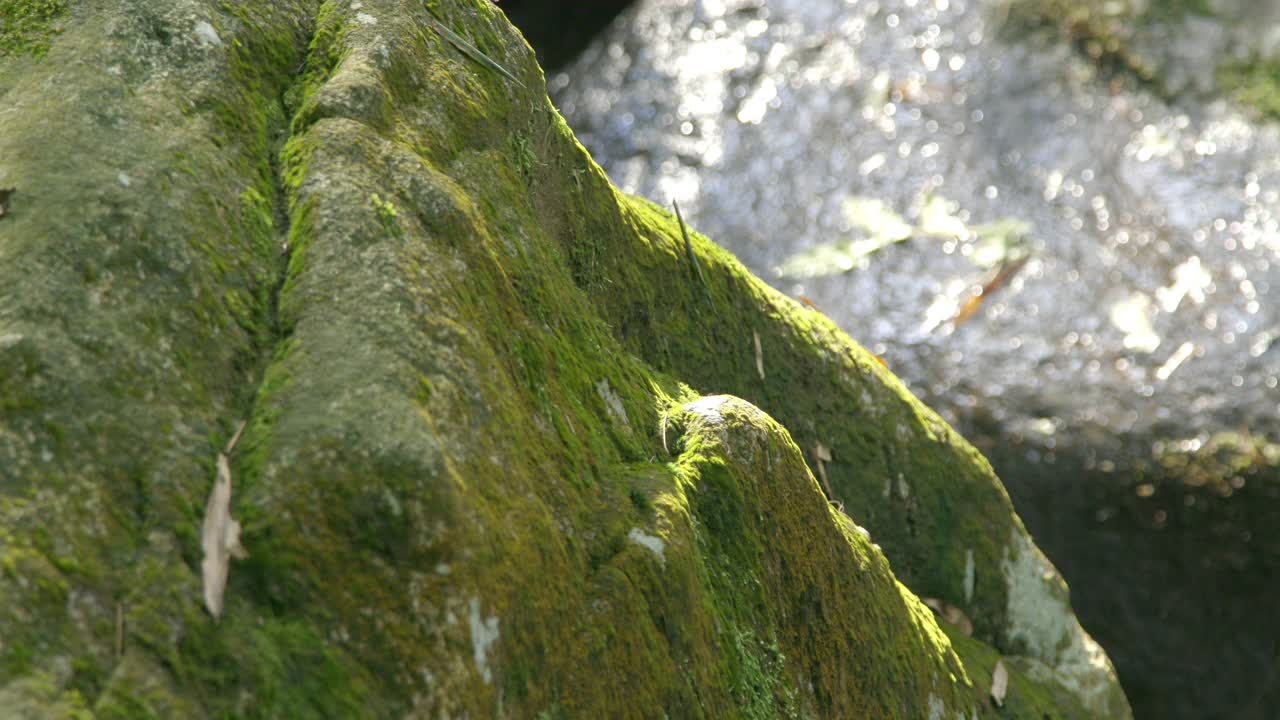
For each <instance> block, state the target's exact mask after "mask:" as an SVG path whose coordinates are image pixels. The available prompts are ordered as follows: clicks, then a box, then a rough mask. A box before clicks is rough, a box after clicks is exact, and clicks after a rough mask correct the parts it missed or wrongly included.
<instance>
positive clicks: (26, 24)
mask: <svg viewBox="0 0 1280 720" xmlns="http://www.w3.org/2000/svg"><path fill="white" fill-rule="evenodd" d="M66 13H67V3H66V0H0V58H3V57H5V56H7V55H23V54H30V55H32V56H33V57H35V58H37V59H39V58H42V57H44V55H45V53H47V52H48V51H49V43H50V40H51V38H52V37H53V36H54V35H56V34H58V32H59V30H58V28H57V26H56V24H55V23H56V22H57V21H58V20H59V19H60V18H62V17H63V16H64V15H66Z"/></svg>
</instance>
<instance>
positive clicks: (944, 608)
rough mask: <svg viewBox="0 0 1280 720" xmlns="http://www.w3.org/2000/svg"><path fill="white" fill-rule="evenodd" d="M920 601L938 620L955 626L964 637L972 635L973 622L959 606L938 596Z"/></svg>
mask: <svg viewBox="0 0 1280 720" xmlns="http://www.w3.org/2000/svg"><path fill="white" fill-rule="evenodd" d="M921 602H923V603H924V604H925V605H927V606H928V607H929V609H930V610H932V611H933V613H934V614H935V615H937V616H938V618H939V619H940V620H942V621H943V622H945V623H947V624H948V625H954V626H956V628H958V629H959V630H960V632H962V633H964V634H965V636H966V637H968V636H971V635H973V622H972V621H971V620H969V616H968V615H965V614H964V611H963V610H961V609H960V608H958V607H956V606H955V605H952V604H951V603H949V602H947V601H945V600H939V599H938V598H922V600H921Z"/></svg>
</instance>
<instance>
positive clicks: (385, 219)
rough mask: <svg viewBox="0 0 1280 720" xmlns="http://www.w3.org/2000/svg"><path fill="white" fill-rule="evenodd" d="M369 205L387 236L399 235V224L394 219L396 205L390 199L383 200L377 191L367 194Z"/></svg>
mask: <svg viewBox="0 0 1280 720" xmlns="http://www.w3.org/2000/svg"><path fill="white" fill-rule="evenodd" d="M369 206H370V207H372V208H373V211H374V212H375V213H377V215H378V222H379V223H380V224H381V225H382V229H383V230H384V231H385V232H386V233H387V236H388V237H400V224H399V223H398V222H397V221H396V206H395V205H394V204H393V203H392V202H391V201H390V200H383V199H382V198H380V197H378V193H374V194H372V195H370V196H369Z"/></svg>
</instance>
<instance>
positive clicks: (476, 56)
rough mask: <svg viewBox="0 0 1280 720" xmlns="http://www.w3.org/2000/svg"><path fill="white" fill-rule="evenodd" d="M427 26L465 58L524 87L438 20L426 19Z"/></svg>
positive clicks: (506, 71)
mask: <svg viewBox="0 0 1280 720" xmlns="http://www.w3.org/2000/svg"><path fill="white" fill-rule="evenodd" d="M427 24H428V25H430V26H431V29H432V30H435V31H436V32H438V33H440V35H441V36H442V37H443V38H444V39H446V40H448V41H449V42H451V43H453V46H454V47H456V48H458V49H459V50H461V51H462V53H463V54H464V55H466V56H467V57H469V58H471V59H472V60H475V61H476V62H478V63H480V64H481V65H484V66H485V67H487V68H489V69H490V70H493V71H494V72H496V73H498V74H500V75H503V76H505V77H506V78H507V79H508V80H510V81H511V82H513V83H515V84H517V85H519V86H520V87H521V88H523V87H524V83H522V82H520V81H519V80H517V79H516V76H515V75H512V74H511V73H510V72H509V71H508V70H507V69H506V68H504V67H502V66H501V65H499V64H498V63H497V61H495V60H494V59H493V58H491V57H489V56H488V55H485V54H484V53H483V52H481V51H480V48H477V47H476V46H475V45H472V44H471V43H469V42H467V41H466V40H463V39H462V36H461V35H459V34H458V33H456V32H454V31H452V30H450V29H449V28H448V27H447V26H446V25H445V24H444V23H442V22H440V21H439V20H436V19H435V18H433V17H428V18H427Z"/></svg>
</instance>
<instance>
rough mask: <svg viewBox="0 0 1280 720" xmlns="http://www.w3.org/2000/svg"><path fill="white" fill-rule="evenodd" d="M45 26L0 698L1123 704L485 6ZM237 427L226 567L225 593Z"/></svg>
mask: <svg viewBox="0 0 1280 720" xmlns="http://www.w3.org/2000/svg"><path fill="white" fill-rule="evenodd" d="M433 16H434V18H435V21H436V22H438V23H439V24H441V25H443V26H446V27H449V28H452V29H453V30H454V31H456V32H457V33H458V34H459V35H461V36H462V37H463V38H465V39H466V40H467V41H468V42H469V43H470V44H471V45H473V46H475V47H476V48H478V49H479V51H480V52H481V53H483V54H484V55H485V56H486V57H488V58H490V59H491V60H492V61H493V62H495V63H497V64H499V65H501V66H502V67H504V68H506V69H507V70H509V71H510V72H511V73H512V74H514V76H515V77H516V78H518V82H515V81H512V80H510V79H507V78H506V77H504V75H503V74H501V73H499V72H497V71H494V70H492V69H491V68H490V67H489V66H487V65H486V64H484V63H482V62H478V61H477V59H476V58H473V57H472V56H470V55H468V54H466V53H465V52H463V51H462V50H461V49H460V47H459V45H457V44H455V43H453V42H451V41H450V40H448V39H446V38H445V37H443V36H442V35H441V34H439V33H438V32H436V31H435V30H434V29H433V28H432V24H431V23H430V22H429V19H430V18H432V17H433ZM59 23H60V25H59V26H58V27H59V29H60V30H61V33H60V34H50V35H49V36H48V37H49V42H50V45H49V47H48V51H47V53H45V54H43V56H41V57H37V56H36V55H33V54H31V53H24V54H14V55H10V56H8V57H5V58H3V59H0V102H3V106H4V107H5V108H6V110H5V111H4V123H5V130H6V131H5V132H4V133H3V134H0V186H13V187H15V188H16V192H15V193H14V194H13V196H12V197H11V202H10V207H9V210H8V212H7V213H6V214H5V215H4V216H3V217H0V259H2V260H3V262H0V699H8V700H11V701H12V704H11V706H12V707H21V708H24V712H28V714H32V715H35V716H40V715H41V714H43V715H45V716H58V717H64V716H76V715H77V714H80V715H85V716H94V717H103V718H106V717H112V718H114V717H131V718H134V717H193V718H198V717H326V716H333V717H344V718H347V717H444V716H450V717H458V716H477V717H478V716H503V717H507V716H510V717H520V718H557V717H566V718H567V717H636V718H642V717H663V716H664V715H665V716H669V717H707V718H712V717H714V718H720V717H748V718H752V717H881V718H922V717H928V718H942V717H946V718H960V717H963V718H973V717H1036V718H1039V717H1042V716H1043V715H1044V714H1045V713H1048V714H1049V715H1050V716H1053V717H1064V718H1075V717H1081V718H1082V717H1117V718H1123V717H1128V714H1129V713H1128V709H1127V705H1126V703H1125V700H1124V696H1123V694H1122V693H1121V691H1120V689H1119V687H1118V685H1117V684H1116V681H1115V677H1114V673H1113V672H1112V671H1111V669H1110V665H1109V663H1108V661H1107V659H1106V656H1105V654H1103V653H1102V651H1101V650H1100V649H1099V648H1098V647H1097V645H1096V644H1094V643H1093V642H1092V641H1091V640H1090V639H1089V638H1088V636H1087V635H1086V634H1085V633H1084V632H1083V630H1081V629H1080V627H1079V625H1078V623H1076V621H1075V618H1074V615H1073V614H1072V613H1071V610H1070V607H1069V604H1068V602H1067V593H1066V588H1065V585H1063V584H1062V582H1061V580H1060V578H1058V577H1057V575H1056V573H1054V571H1053V569H1052V567H1051V566H1050V565H1049V564H1048V563H1047V561H1045V559H1044V558H1043V556H1042V555H1041V554H1040V553H1039V551H1038V550H1036V548H1035V546H1034V544H1033V543H1032V542H1031V540H1030V538H1029V537H1028V536H1027V534H1026V531H1025V530H1024V529H1023V527H1022V525H1021V523H1020V522H1019V520H1018V518H1017V516H1016V515H1015V514H1014V512H1013V510H1012V508H1011V506H1010V504H1009V501H1008V498H1007V496H1006V494H1005V492H1004V489H1003V488H1002V486H1001V485H1000V483H999V481H998V480H997V479H996V478H995V476H994V475H993V474H992V472H991V470H990V467H989V466H988V465H987V463H986V462H985V460H983V459H982V457H981V456H980V455H978V453H977V452H975V451H974V450H973V449H972V448H971V447H970V446H969V445H968V444H966V443H965V442H964V441H963V440H962V439H960V438H959V437H958V436H957V435H956V434H955V432H954V431H953V430H952V429H951V428H949V427H948V426H947V425H946V424H945V423H943V422H942V421H941V420H940V419H939V418H938V417H937V416H936V415H935V414H934V413H933V412H931V411H930V410H928V409H927V408H925V407H924V406H922V405H921V404H920V403H919V402H918V401H916V400H915V399H914V398H913V397H911V396H910V395H909V394H908V393H907V392H906V390H905V389H904V388H903V387H902V385H901V384H900V383H899V382H898V381H897V379H896V378H894V377H893V376H892V375H891V374H890V373H889V372H888V371H887V370H885V369H884V368H883V367H882V366H881V365H880V364H879V363H878V362H877V361H876V360H875V358H874V357H872V356H871V355H869V354H868V353H867V352H866V351H865V350H863V349H862V348H861V347H859V346H857V345H856V344H855V343H853V342H852V341H851V340H849V339H848V337H847V336H845V335H844V334H843V333H842V332H840V331H839V330H838V329H837V328H836V327H835V326H834V325H833V324H832V323H831V322H829V321H828V320H827V319H826V318H825V317H823V316H821V315H820V314H818V313H816V312H814V311H812V310H809V309H807V308H804V307H803V306H801V305H799V304H798V303H795V302H794V301H792V300H790V299H788V298H786V297H784V296H782V295H780V294H778V293H777V292H775V291H773V290H771V289H769V288H768V287H767V286H765V285H764V284H763V283H761V282H760V281H759V280H757V279H756V278H754V277H752V276H751V275H750V274H749V273H748V272H747V271H746V270H745V269H743V267H742V266H741V265H740V264H739V263H738V262H737V261H736V260H734V259H733V258H732V257H731V256H729V255H728V254H727V253H725V252H724V251H722V250H720V249H719V248H717V247H716V246H715V245H714V244H713V243H711V242H710V241H709V240H707V239H706V238H704V237H702V236H700V235H697V234H696V233H695V234H694V235H693V237H692V241H691V248H692V251H693V254H694V257H691V256H690V255H689V254H688V252H687V249H686V247H687V246H686V244H685V242H684V241H683V240H682V238H681V233H680V228H679V225H678V224H677V223H676V221H675V219H674V218H673V217H672V216H671V215H669V214H667V213H666V212H665V211H664V210H662V209H660V208H657V207H655V206H653V205H651V204H649V203H646V202H644V201H642V200H637V199H635V198H630V197H626V196H624V195H621V194H619V193H618V192H617V191H615V190H614V188H613V187H612V186H611V185H610V184H609V182H608V180H607V178H605V176H604V174H603V173H602V172H601V170H600V169H599V167H597V166H596V165H595V164H594V163H593V162H592V161H591V159H590V158H589V157H588V156H587V154H586V152H585V151H584V150H583V149H582V147H581V146H580V145H579V144H578V143H577V141H576V140H575V139H574V137H573V135H572V133H570V131H569V130H568V128H567V127H566V126H565V124H564V122H563V120H562V119H561V118H560V116H559V114H558V113H557V112H556V111H555V109H554V108H553V107H552V106H551V105H550V103H549V102H548V100H547V98H546V95H545V87H544V83H543V78H542V75H541V71H540V70H539V69H538V67H537V65H536V63H535V62H534V60H533V57H532V53H531V51H530V50H529V48H528V46H527V45H526V44H525V43H524V41H523V40H522V39H521V38H520V36H519V35H518V34H517V33H516V32H515V31H514V30H513V28H512V27H511V26H510V24H508V23H507V22H506V20H505V18H504V17H503V16H502V15H501V12H500V11H499V10H498V9H497V8H496V7H494V6H493V5H492V4H491V3H489V2H478V1H477V2H463V1H462V0H456V1H452V2H449V1H445V0H437V1H434V2H430V3H428V6H427V7H424V6H422V5H421V4H420V3H417V2H399V1H397V0H364V2H363V3H360V4H359V5H358V6H357V5H356V4H348V3H345V2H325V3H322V4H316V3H310V2H302V1H301V0H281V1H280V2H275V3H248V2H234V1H227V2H212V1H209V0H179V1H178V2H174V3H164V4H160V5H157V4H155V3H149V2H142V0H113V1H112V2H103V3H95V4H89V3H68V6H67V10H66V17H65V18H62V19H61V20H59ZM695 257H696V266H695V264H694V263H695ZM695 268H696V269H695ZM757 348H759V350H758V351H757ZM725 394H727V395H725ZM730 395H731V396H736V397H730ZM766 412H767V413H768V414H767V415H766ZM241 421H244V422H245V423H246V424H245V427H244V431H243V433H242V434H241V435H240V437H239V441H238V443H237V444H236V445H235V446H234V448H232V449H230V450H228V447H227V446H228V440H229V438H230V437H231V436H232V435H233V434H235V433H236V429H237V427H238V426H239V424H240V422H241ZM801 448H804V450H803V451H802V450H801ZM223 452H229V453H230V458H231V470H232V472H231V474H232V477H233V483H234V485H233V487H234V495H233V501H232V505H231V512H232V513H233V515H235V517H237V518H238V519H239V520H240V521H241V522H242V523H243V526H244V532H243V536H242V541H243V545H244V546H245V548H247V550H248V553H249V557H248V558H247V559H246V560H243V561H239V562H235V563H233V565H232V566H231V572H230V581H229V584H228V587H227V590H226V594H225V610H224V612H223V614H222V616H221V617H220V618H219V619H216V620H215V618H213V617H212V616H210V615H209V614H208V613H207V612H206V610H205V609H204V607H203V604H202V588H201V576H200V566H201V546H200V526H201V522H202V517H203V515H204V511H205V502H206V498H207V497H208V496H209V493H210V490H211V488H212V486H213V482H214V479H215V473H216V465H217V463H216V460H217V457H218V455H219V453H223ZM828 458H829V459H828ZM806 459H807V460H808V461H809V462H808V463H807V462H806ZM811 467H812V468H816V469H818V470H819V475H820V476H821V477H823V478H825V480H826V482H827V484H828V485H829V486H830V488H831V490H832V492H833V494H834V495H835V496H836V498H835V499H836V500H838V501H839V502H841V503H843V507H844V510H845V512H841V511H840V510H837V509H835V507H833V506H832V505H831V504H829V503H828V501H827V498H825V497H824V493H823V490H822V488H821V487H820V485H819V482H818V481H816V480H815V479H814V475H813V473H812V472H811V471H810V468H811ZM846 512H847V515H846ZM851 518H853V519H856V520H857V522H858V523H859V524H861V525H863V526H866V527H868V528H870V532H871V534H872V537H873V538H874V539H875V541H876V542H877V543H879V545H878V546H876V545H873V544H872V543H871V542H870V541H869V540H868V539H867V538H866V537H865V536H864V534H863V533H862V532H860V531H859V529H858V528H857V527H856V526H855V525H854V523H853V520H852V519H851ZM880 548H883V549H882V550H881V549H880ZM917 595H918V596H921V597H930V598H939V599H942V600H945V601H946V602H947V603H949V604H952V605H954V606H955V607H958V608H960V609H961V610H962V611H963V612H964V613H965V615H966V616H967V617H968V618H970V619H971V621H972V625H973V627H974V633H973V636H972V637H964V639H963V641H960V640H957V641H956V642H955V643H953V642H952V641H951V640H950V639H948V637H947V635H946V634H945V633H943V632H942V631H941V630H940V629H939V627H938V625H937V623H936V621H935V620H934V618H933V616H932V615H931V614H930V613H929V612H928V611H927V610H926V609H925V607H924V605H922V604H921V602H920V601H919V600H918V599H917ZM957 650H958V652H957ZM1001 655H1003V656H1006V657H1009V658H1010V664H1011V665H1012V666H1013V667H1014V673H1015V674H1014V678H1015V682H1014V683H1013V684H1012V686H1011V687H1012V688H1013V689H1012V690H1011V693H1014V694H1015V696H1016V695H1017V694H1020V693H1027V697H1025V698H1023V699H1022V700H1018V699H1017V698H1016V697H1010V698H1008V702H1006V704H1005V706H1004V708H1003V709H1001V708H997V707H995V706H994V705H992V703H991V702H990V700H989V699H988V697H987V690H988V688H987V687H986V682H987V677H988V675H989V672H990V670H989V668H988V666H989V665H990V664H991V662H989V661H990V660H991V658H993V657H996V656H1001ZM1015 657H1017V658H1020V659H1019V660H1017V661H1015V660H1014V659H1013V658H1015ZM1019 663H1021V664H1019ZM1023 667H1026V668H1031V669H1030V670H1027V671H1026V672H1025V673H1024V672H1021V670H1019V668H1023ZM1032 695H1034V697H1032ZM1019 703H1021V704H1019ZM26 708H30V710H29V711H28V710H26ZM1019 708H1022V709H1019Z"/></svg>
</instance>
